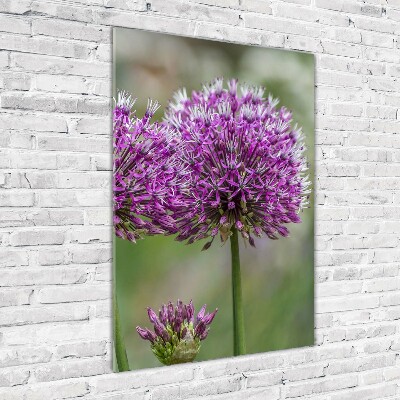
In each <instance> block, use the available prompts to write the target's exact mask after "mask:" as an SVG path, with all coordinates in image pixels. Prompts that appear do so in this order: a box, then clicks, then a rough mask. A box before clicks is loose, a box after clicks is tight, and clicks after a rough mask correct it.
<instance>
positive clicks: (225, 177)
mask: <svg viewBox="0 0 400 400" xmlns="http://www.w3.org/2000/svg"><path fill="white" fill-rule="evenodd" d="M277 104H278V101H277V100H274V99H272V97H271V96H270V97H268V98H264V89H263V88H260V87H250V86H248V85H245V84H242V85H239V86H238V82H237V80H231V81H229V82H228V88H227V89H226V88H224V86H223V79H222V78H218V79H215V80H214V81H213V82H212V83H211V84H207V85H204V86H203V89H202V90H201V91H194V92H193V93H192V96H191V97H188V96H187V95H186V91H185V90H184V89H183V90H181V91H179V92H177V93H176V94H175V96H174V100H173V101H172V102H170V104H169V107H168V109H167V111H166V121H165V122H166V125H167V126H169V127H171V129H174V130H175V131H176V132H177V133H178V135H179V136H180V138H181V141H182V149H181V150H180V162H181V169H180V171H181V172H182V173H184V174H186V178H185V185H184V186H183V187H182V195H183V197H184V205H183V206H182V207H180V208H179V209H177V210H176V211H175V212H174V213H173V217H174V219H175V220H176V221H177V225H178V230H179V235H178V237H177V239H178V240H188V243H193V242H194V241H196V240H199V239H203V238H207V237H211V241H209V242H208V243H207V244H206V245H205V247H204V248H205V249H207V248H208V247H209V246H210V245H211V243H212V241H213V240H214V238H215V236H217V235H218V233H219V234H220V236H221V239H222V241H226V240H227V238H228V237H229V236H230V235H231V234H232V232H231V230H232V227H235V228H236V229H237V230H238V231H240V232H241V235H242V236H243V237H244V238H245V239H248V241H249V243H250V244H251V245H253V246H254V238H253V236H252V235H253V234H254V235H255V236H258V237H261V236H262V235H264V234H265V235H266V236H268V237H269V238H271V239H277V237H278V236H277V234H279V235H281V236H288V234H289V231H288V229H287V227H286V226H285V224H287V223H290V222H301V220H300V217H299V211H300V210H301V209H303V208H304V207H305V206H306V205H307V203H308V200H307V198H308V196H307V194H308V193H309V191H308V186H309V182H308V180H307V177H306V176H305V171H306V170H307V163H306V159H305V157H304V155H303V153H304V150H305V146H304V143H303V137H302V133H301V129H298V128H297V127H296V126H293V125H292V115H291V113H290V111H288V110H287V109H286V108H285V107H281V108H277Z"/></svg>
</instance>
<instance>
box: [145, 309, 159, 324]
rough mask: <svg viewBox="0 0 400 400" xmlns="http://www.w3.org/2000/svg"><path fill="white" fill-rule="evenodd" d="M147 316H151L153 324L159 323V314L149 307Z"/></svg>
mask: <svg viewBox="0 0 400 400" xmlns="http://www.w3.org/2000/svg"><path fill="white" fill-rule="evenodd" d="M147 315H148V316H149V320H150V322H151V323H153V324H155V323H157V322H159V321H158V318H157V314H156V313H155V312H154V311H153V310H152V309H151V308H150V307H147Z"/></svg>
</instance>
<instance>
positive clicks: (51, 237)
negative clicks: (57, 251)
mask: <svg viewBox="0 0 400 400" xmlns="http://www.w3.org/2000/svg"><path fill="white" fill-rule="evenodd" d="M10 242H11V245H13V246H37V245H44V244H63V243H64V233H63V232H60V231H49V230H46V231H42V232H40V231H36V230H35V231H20V232H15V233H13V234H12V235H11V238H10Z"/></svg>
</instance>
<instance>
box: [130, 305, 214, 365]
mask: <svg viewBox="0 0 400 400" xmlns="http://www.w3.org/2000/svg"><path fill="white" fill-rule="evenodd" d="M217 311H218V309H216V310H215V311H213V312H212V313H206V305H203V307H202V308H201V309H200V311H199V312H198V314H197V316H195V312H194V306H193V303H192V300H190V303H189V304H183V303H182V301H180V300H178V301H177V303H176V306H175V307H174V305H173V304H172V303H171V302H169V303H168V304H163V305H162V306H161V309H160V310H159V313H158V316H157V314H156V313H155V312H154V311H153V310H152V309H151V308H150V307H149V308H148V309H147V314H148V316H149V320H150V322H151V323H152V324H153V325H154V332H153V331H151V330H150V329H148V328H141V327H140V326H137V327H136V331H137V333H138V334H139V336H140V337H141V338H142V339H145V340H149V341H150V342H151V350H152V351H153V353H154V354H155V356H156V357H157V358H158V359H159V361H160V362H161V363H162V364H165V365H171V364H180V363H185V362H191V361H193V360H194V359H195V357H196V356H197V354H198V352H199V350H200V342H201V341H202V340H204V339H205V338H206V337H207V335H208V332H209V329H210V328H209V325H210V324H211V322H212V321H213V319H214V317H215V314H216V313H217Z"/></svg>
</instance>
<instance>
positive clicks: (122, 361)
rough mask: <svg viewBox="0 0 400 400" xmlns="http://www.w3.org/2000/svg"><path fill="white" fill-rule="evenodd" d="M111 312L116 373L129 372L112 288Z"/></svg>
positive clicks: (115, 295) (115, 296) (115, 298)
mask: <svg viewBox="0 0 400 400" xmlns="http://www.w3.org/2000/svg"><path fill="white" fill-rule="evenodd" d="M113 309H114V310H113V311H114V346H115V358H116V359H117V367H118V371H120V372H122V371H129V363H128V357H127V356H126V350H125V344H124V336H123V334H122V329H121V322H120V319H119V310H118V303H117V294H116V288H115V287H114V296H113Z"/></svg>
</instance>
